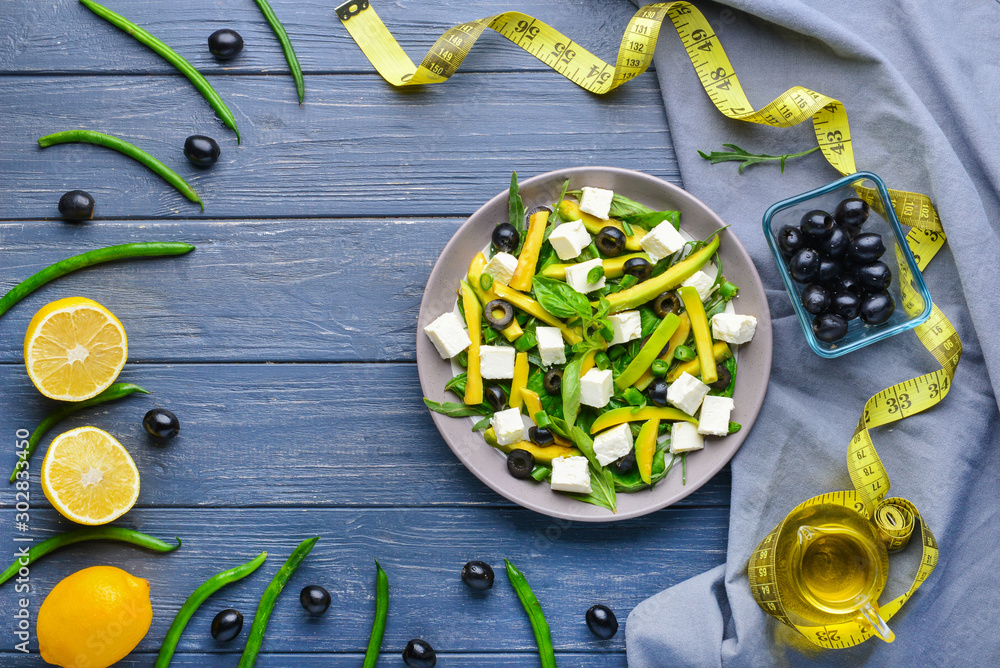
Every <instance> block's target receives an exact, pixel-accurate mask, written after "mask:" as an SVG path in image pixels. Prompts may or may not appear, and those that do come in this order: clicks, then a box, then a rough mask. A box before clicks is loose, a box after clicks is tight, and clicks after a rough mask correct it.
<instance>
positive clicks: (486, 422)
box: [472, 415, 493, 431]
mask: <svg viewBox="0 0 1000 668" xmlns="http://www.w3.org/2000/svg"><path fill="white" fill-rule="evenodd" d="M492 418H493V416H492V415H490V416H489V417H484V418H483V419H482V420H480V421H479V422H477V423H476V424H474V425H472V431H484V430H486V429H489V427H490V420H491V419H492Z"/></svg>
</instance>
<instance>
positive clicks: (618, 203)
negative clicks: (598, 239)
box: [581, 191, 653, 219]
mask: <svg viewBox="0 0 1000 668" xmlns="http://www.w3.org/2000/svg"><path fill="white" fill-rule="evenodd" d="M581 192H582V191H581ZM646 213H653V210H652V209H650V208H649V207H648V206H646V205H645V204H640V203H639V202H636V201H635V200H632V199H629V198H628V197H625V196H624V195H619V194H618V193H615V194H614V196H613V197H612V198H611V210H610V211H609V212H608V215H609V216H611V217H612V218H618V219H621V218H624V217H625V216H634V215H637V214H646Z"/></svg>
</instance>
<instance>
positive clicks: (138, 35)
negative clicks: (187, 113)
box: [80, 0, 240, 143]
mask: <svg viewBox="0 0 1000 668" xmlns="http://www.w3.org/2000/svg"><path fill="white" fill-rule="evenodd" d="M80 4H82V5H83V6H84V7H86V8H87V9H89V10H90V11H92V12H94V13H95V14H97V15H98V16H100V17H101V18H102V19H104V20H105V21H107V22H108V23H110V24H111V25H113V26H115V27H116V28H119V29H121V30H122V31H124V32H125V33H127V34H128V35H130V36H131V37H133V38H135V39H136V40H137V41H139V42H141V43H142V44H145V45H146V46H148V47H149V48H150V49H152V50H153V51H154V52H155V53H156V54H157V55H159V56H160V57H161V58H163V59H164V60H166V61H167V62H168V63H170V64H171V65H173V66H174V67H176V68H177V69H178V70H179V71H180V73H181V74H183V75H184V76H186V77H187V78H188V79H189V80H190V81H191V83H193V84H194V87H195V88H197V89H198V92H200V93H201V94H202V95H203V96H204V97H205V99H206V100H208V103H209V104H210V105H212V109H215V113H216V114H218V116H219V118H220V119H222V122H223V123H225V124H226V126H227V127H229V128H230V129H231V130H232V131H233V132H235V133H236V143H239V142H240V131H239V130H238V129H237V128H236V119H235V118H234V117H233V112H231V111H229V107H227V106H226V103H225V102H223V101H222V98H221V97H219V94H218V93H216V92H215V89H214V88H212V84H210V83H208V80H206V79H205V77H203V76H202V75H201V72H199V71H198V70H196V69H195V67H194V65H192V64H191V63H189V62H188V61H187V60H186V59H185V58H184V57H183V56H182V55H180V54H179V53H177V52H176V51H174V50H173V49H171V48H170V47H169V46H167V45H166V44H164V43H163V42H162V41H160V40H159V38H157V37H156V36H154V35H152V34H151V33H149V32H147V31H145V30H143V29H142V28H140V27H139V26H137V25H136V24H134V23H132V22H131V21H129V20H128V19H127V18H125V17H124V16H122V15H121V14H116V13H115V12H113V11H111V10H110V9H108V8H107V7H105V6H103V5H99V4H97V3H96V2H94V0H80Z"/></svg>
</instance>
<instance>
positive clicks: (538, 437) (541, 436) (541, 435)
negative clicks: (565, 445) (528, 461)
mask: <svg viewBox="0 0 1000 668" xmlns="http://www.w3.org/2000/svg"><path fill="white" fill-rule="evenodd" d="M528 438H530V439H531V442H532V443H534V444H535V445H552V443H553V442H554V441H555V440H556V437H555V435H553V433H552V432H551V431H549V430H548V429H544V428H542V427H528Z"/></svg>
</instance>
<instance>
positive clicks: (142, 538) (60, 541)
mask: <svg viewBox="0 0 1000 668" xmlns="http://www.w3.org/2000/svg"><path fill="white" fill-rule="evenodd" d="M88 540H116V541H119V542H122V543H130V544H132V545H136V546H138V547H142V548H145V549H147V550H153V551H154V552H173V551H174V550H176V549H177V548H179V547H180V546H181V539H180V538H177V539H176V540H177V544H176V545H171V544H170V543H164V542H163V541H162V540H160V539H159V538H154V537H152V536H150V535H148V534H144V533H141V532H139V531H135V530H134V529H126V528H124V527H108V526H103V527H87V528H86V529H76V530H75V531H67V532H66V533H61V534H59V535H58V536H53V537H52V538H49V539H47V540H44V541H42V542H41V543H39V544H38V545H34V546H32V548H31V549H30V550H28V555H27V557H20V558H19V559H15V560H14V563H12V564H11V565H10V566H8V567H7V568H6V570H4V572H3V573H0V584H3V583H4V582H6V581H7V580H9V579H11V578H12V577H14V576H15V575H17V572H18V571H19V570H20V569H21V568H22V567H25V566H29V565H31V564H33V563H35V562H36V561H38V560H39V559H41V558H42V557H44V556H45V555H47V554H49V553H50V552H55V551H56V550H61V549H62V548H64V547H66V546H67V545H73V544H74V543H82V542H85V541H88ZM21 559H25V561H23V562H22V561H21Z"/></svg>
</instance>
